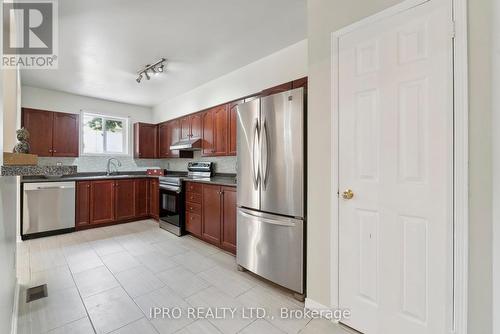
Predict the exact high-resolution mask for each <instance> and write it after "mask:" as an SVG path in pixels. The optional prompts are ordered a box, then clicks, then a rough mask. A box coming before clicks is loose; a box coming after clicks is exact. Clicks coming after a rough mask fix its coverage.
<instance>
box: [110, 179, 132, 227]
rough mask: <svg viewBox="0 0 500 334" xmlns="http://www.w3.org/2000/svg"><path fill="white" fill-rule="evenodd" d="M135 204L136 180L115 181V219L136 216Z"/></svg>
mask: <svg viewBox="0 0 500 334" xmlns="http://www.w3.org/2000/svg"><path fill="white" fill-rule="evenodd" d="M135 204H136V203H135V180H134V179H129V180H117V181H115V210H116V214H115V219H116V220H127V219H133V218H134V217H135Z"/></svg>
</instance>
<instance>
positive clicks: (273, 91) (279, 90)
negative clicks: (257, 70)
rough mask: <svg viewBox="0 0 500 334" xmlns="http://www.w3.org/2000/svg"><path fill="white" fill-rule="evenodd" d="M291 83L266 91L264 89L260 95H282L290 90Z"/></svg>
mask: <svg viewBox="0 0 500 334" xmlns="http://www.w3.org/2000/svg"><path fill="white" fill-rule="evenodd" d="M292 87H293V86H292V82H291V81H290V82H287V83H284V84H281V85H278V86H274V87H271V88H268V89H264V90H263V91H262V93H261V95H262V96H268V95H273V94H278V93H283V92H286V91H288V90H290V89H292Z"/></svg>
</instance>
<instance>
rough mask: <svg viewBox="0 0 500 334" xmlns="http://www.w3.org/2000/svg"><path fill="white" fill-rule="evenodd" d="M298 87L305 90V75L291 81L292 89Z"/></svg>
mask: <svg viewBox="0 0 500 334" xmlns="http://www.w3.org/2000/svg"><path fill="white" fill-rule="evenodd" d="M299 87H303V88H304V90H305V91H306V92H307V77H304V78H300V79H297V80H294V81H292V88H293V89H295V88H299Z"/></svg>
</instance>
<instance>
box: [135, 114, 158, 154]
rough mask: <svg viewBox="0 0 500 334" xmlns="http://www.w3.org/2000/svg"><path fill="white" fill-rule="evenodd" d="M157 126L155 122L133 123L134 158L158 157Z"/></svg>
mask: <svg viewBox="0 0 500 334" xmlns="http://www.w3.org/2000/svg"><path fill="white" fill-rule="evenodd" d="M157 147H158V127H157V126H156V125H155V124H147V123H135V124H134V158H139V159H155V158H157V157H158V149H157Z"/></svg>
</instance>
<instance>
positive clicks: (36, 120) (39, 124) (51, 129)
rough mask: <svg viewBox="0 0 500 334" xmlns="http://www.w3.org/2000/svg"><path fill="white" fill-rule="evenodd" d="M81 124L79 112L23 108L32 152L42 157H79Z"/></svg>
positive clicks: (23, 123) (23, 117)
mask: <svg viewBox="0 0 500 334" xmlns="http://www.w3.org/2000/svg"><path fill="white" fill-rule="evenodd" d="M79 124H80V123H79V115H77V114H68V113H60V112H53V111H47V110H39V109H31V108H22V121H21V125H22V126H23V127H25V128H26V129H27V130H28V131H29V133H30V139H29V143H30V153H32V154H37V155H38V156H41V157H78V151H79V147H78V142H79V141H78V139H79Z"/></svg>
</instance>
